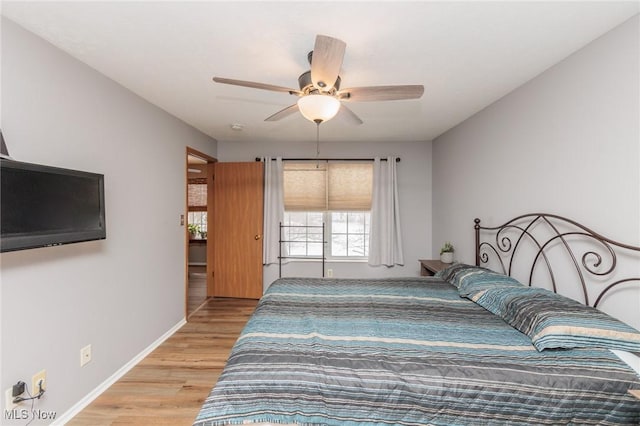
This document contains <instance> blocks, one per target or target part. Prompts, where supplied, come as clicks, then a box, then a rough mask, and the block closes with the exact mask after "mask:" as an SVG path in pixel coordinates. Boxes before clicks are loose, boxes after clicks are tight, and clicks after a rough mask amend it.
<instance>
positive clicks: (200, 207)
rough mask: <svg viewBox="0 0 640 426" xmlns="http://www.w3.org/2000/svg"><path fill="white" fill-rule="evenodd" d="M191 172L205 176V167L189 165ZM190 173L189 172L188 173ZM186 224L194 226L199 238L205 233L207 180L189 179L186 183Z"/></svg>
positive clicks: (204, 236)
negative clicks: (197, 171) (196, 171)
mask: <svg viewBox="0 0 640 426" xmlns="http://www.w3.org/2000/svg"><path fill="white" fill-rule="evenodd" d="M189 168H190V169H191V170H194V171H195V170H200V172H199V173H203V172H204V173H205V174H206V166H200V165H189ZM190 173H191V172H190ZM187 206H188V211H187V224H188V225H196V226H197V229H198V232H199V233H200V236H202V237H203V238H206V235H207V234H206V233H207V179H206V178H200V177H197V178H193V177H189V179H188V181H187Z"/></svg>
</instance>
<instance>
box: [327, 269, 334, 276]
mask: <svg viewBox="0 0 640 426" xmlns="http://www.w3.org/2000/svg"><path fill="white" fill-rule="evenodd" d="M327 277H329V278H331V277H333V269H327Z"/></svg>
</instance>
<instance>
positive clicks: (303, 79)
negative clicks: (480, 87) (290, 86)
mask: <svg viewBox="0 0 640 426" xmlns="http://www.w3.org/2000/svg"><path fill="white" fill-rule="evenodd" d="M340 81H341V80H340V76H338V78H337V79H336V82H335V83H334V84H333V87H330V88H329V89H328V90H327V92H332V91H333V90H334V89H335V91H338V90H340ZM298 86H299V87H300V90H302V91H303V92H304V91H305V89H308V91H309V93H311V92H313V91H314V90H316V88H315V87H313V81H311V70H309V71H306V72H303V73H302V74H300V77H298Z"/></svg>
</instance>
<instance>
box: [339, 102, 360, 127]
mask: <svg viewBox="0 0 640 426" xmlns="http://www.w3.org/2000/svg"><path fill="white" fill-rule="evenodd" d="M338 114H340V116H341V117H344V118H346V119H347V120H348V121H350V122H352V123H353V124H358V125H359V124H362V123H363V121H362V120H361V119H360V117H358V116H357V115H356V113H355V112H353V111H351V109H350V108H347V106H346V105H345V104H341V105H340V110H339V111H338Z"/></svg>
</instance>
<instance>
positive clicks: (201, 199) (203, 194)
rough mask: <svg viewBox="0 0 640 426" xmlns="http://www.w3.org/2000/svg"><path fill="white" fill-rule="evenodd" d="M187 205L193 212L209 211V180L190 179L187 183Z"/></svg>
mask: <svg viewBox="0 0 640 426" xmlns="http://www.w3.org/2000/svg"><path fill="white" fill-rule="evenodd" d="M187 206H189V211H192V212H206V211H207V180H206V179H189V183H188V185H187Z"/></svg>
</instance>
